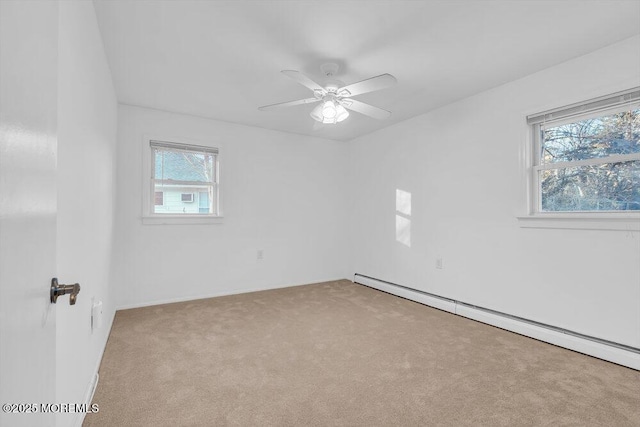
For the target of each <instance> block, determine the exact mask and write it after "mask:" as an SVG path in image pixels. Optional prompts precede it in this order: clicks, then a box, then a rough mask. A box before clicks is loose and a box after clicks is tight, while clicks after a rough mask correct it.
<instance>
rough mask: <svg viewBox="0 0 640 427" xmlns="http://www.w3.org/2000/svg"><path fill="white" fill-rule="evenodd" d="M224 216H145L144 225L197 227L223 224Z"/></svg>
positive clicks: (143, 218)
mask: <svg viewBox="0 0 640 427" xmlns="http://www.w3.org/2000/svg"><path fill="white" fill-rule="evenodd" d="M223 222H224V217H222V216H203V215H162V216H160V215H154V216H143V217H142V223H143V224H145V225H196V224H222V223H223Z"/></svg>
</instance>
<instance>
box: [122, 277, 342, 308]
mask: <svg viewBox="0 0 640 427" xmlns="http://www.w3.org/2000/svg"><path fill="white" fill-rule="evenodd" d="M336 280H350V279H345V278H344V277H340V278H338V279H318V280H311V281H308V282H307V283H308V284H313V283H322V282H334V281H336ZM292 286H299V285H275V286H264V287H258V288H249V289H232V290H229V291H222V292H213V293H211V294H205V295H194V296H188V297H176V298H167V299H162V300H154V301H148V302H142V303H134V304H123V305H119V306H117V307H116V311H119V310H129V309H132V308H142V307H151V306H154V305H162V304H173V303H176V302H185V301H196V300H200V299H208V298H216V297H225V296H229V295H239V294H248V293H251V292H260V291H270V290H273V289H284V288H290V287H292Z"/></svg>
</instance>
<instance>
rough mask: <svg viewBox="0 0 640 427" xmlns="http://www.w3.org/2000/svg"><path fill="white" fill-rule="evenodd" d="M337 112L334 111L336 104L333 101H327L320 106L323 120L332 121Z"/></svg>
mask: <svg viewBox="0 0 640 427" xmlns="http://www.w3.org/2000/svg"><path fill="white" fill-rule="evenodd" d="M336 114H338V112H337V111H336V104H335V103H334V102H333V101H327V102H325V103H324V105H323V106H322V115H323V116H324V118H325V119H333V118H335V117H336Z"/></svg>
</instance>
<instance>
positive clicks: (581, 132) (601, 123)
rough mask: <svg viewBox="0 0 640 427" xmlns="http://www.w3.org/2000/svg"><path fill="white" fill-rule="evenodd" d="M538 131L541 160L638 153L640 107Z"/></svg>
mask: <svg viewBox="0 0 640 427" xmlns="http://www.w3.org/2000/svg"><path fill="white" fill-rule="evenodd" d="M541 132H542V144H541V147H540V148H541V151H540V159H541V164H548V163H556V162H570V161H576V160H583V159H593V158H602V157H607V156H610V155H612V154H630V153H639V152H640V109H634V110H629V111H624V112H621V113H616V114H611V115H608V116H601V117H596V118H593V119H587V120H581V121H577V122H574V123H568V124H564V125H560V126H555V127H547V128H545V129H544V130H542V131H541Z"/></svg>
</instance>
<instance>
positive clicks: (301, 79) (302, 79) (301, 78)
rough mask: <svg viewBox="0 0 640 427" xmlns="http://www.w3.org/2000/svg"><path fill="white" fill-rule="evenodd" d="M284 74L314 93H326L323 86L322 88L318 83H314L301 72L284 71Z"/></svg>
mask: <svg viewBox="0 0 640 427" xmlns="http://www.w3.org/2000/svg"><path fill="white" fill-rule="evenodd" d="M282 74H284V75H285V76H288V77H291V78H292V79H293V80H295V81H297V82H298V83H300V84H301V85H302V86H306V87H308V88H309V89H311V90H312V91H314V92H316V91H320V92H322V93H323V94H324V93H326V90H324V88H323V87H322V86H320V85H319V84H318V83H316V82H314V81H313V80H311V79H310V78H309V77H307V76H305V75H304V74H302V73H301V72H299V71H294V70H282Z"/></svg>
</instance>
